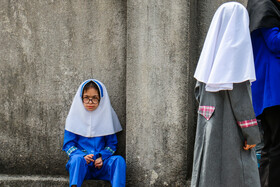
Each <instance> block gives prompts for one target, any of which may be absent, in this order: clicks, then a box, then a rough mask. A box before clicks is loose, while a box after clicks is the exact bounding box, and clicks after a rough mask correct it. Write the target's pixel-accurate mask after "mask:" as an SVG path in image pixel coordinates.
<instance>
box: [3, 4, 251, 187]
mask: <svg viewBox="0 0 280 187" xmlns="http://www.w3.org/2000/svg"><path fill="white" fill-rule="evenodd" d="M225 1H226V0H215V1H214V0H199V1H197V0H172V1H169V0H159V1H151V0H93V1H92V0H84V1H70V0H62V1H58V0H47V1H43V0H40V1H37V0H23V1H12V0H3V1H0V41H1V44H0V106H1V108H0V149H1V150H3V151H0V174H25V175H30V174H50V175H67V173H66V171H65V167H64V166H65V163H66V161H67V156H66V155H65V153H63V152H62V151H61V147H62V143H63V131H64V122H65V119H66V116H67V113H68V110H69V108H70V105H71V102H72V99H73V96H74V94H75V92H76V90H77V88H78V86H79V84H80V83H81V82H82V81H83V80H85V79H88V78H96V79H98V80H100V81H102V82H103V83H104V84H105V85H106V87H107V89H108V92H109V95H110V98H111V102H112V105H113V107H114V108H115V110H116V112H117V114H118V116H119V118H120V121H121V123H122V126H123V127H124V132H121V133H120V134H119V135H118V138H119V145H120V147H119V153H120V154H121V155H123V156H124V157H126V160H127V170H128V173H127V181H128V186H187V185H188V184H189V181H190V177H191V170H192V156H193V143H194V136H195V127H196V126H195V123H196V102H195V100H194V96H193V88H194V83H195V80H194V79H193V74H194V70H195V67H196V62H197V59H198V57H199V54H200V50H201V48H202V45H203V42H204V39H205V36H206V33H207V30H208V27H209V25H210V22H211V19H212V16H213V15H214V13H215V11H216V9H217V8H218V6H219V5H220V4H222V2H225ZM239 2H241V3H243V4H246V1H245V0H244V1H243V0H240V1H239Z"/></svg>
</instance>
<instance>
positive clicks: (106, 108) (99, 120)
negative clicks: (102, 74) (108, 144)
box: [65, 79, 122, 137]
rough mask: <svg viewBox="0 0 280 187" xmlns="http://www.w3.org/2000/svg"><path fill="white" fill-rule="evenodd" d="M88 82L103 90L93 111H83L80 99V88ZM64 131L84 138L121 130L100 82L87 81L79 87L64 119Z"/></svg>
mask: <svg viewBox="0 0 280 187" xmlns="http://www.w3.org/2000/svg"><path fill="white" fill-rule="evenodd" d="M89 81H93V82H98V83H99V84H100V85H101V87H102V90H103V97H101V93H100V98H101V100H100V103H99V106H98V107H97V109H96V110H94V111H88V110H86V109H85V107H84V105H83V101H82V97H81V93H82V90H83V88H82V87H84V85H85V83H87V82H89ZM99 90H101V89H99ZM100 92H101V91H100ZM65 129H66V130H67V131H70V132H72V133H75V134H78V135H81V136H84V137H98V136H106V135H110V134H115V133H117V132H119V131H121V130H122V127H121V125H120V122H119V119H118V117H117V114H116V113H115V111H114V109H113V108H112V106H111V103H110V99H109V96H108V93H107V90H106V88H105V86H104V85H103V84H102V83H101V82H99V81H97V80H94V79H89V80H87V81H85V82H83V83H82V84H81V85H80V86H79V89H78V91H77V93H76V95H75V97H74V100H73V102H72V105H71V108H70V111H69V113H68V116H67V119H66V125H65Z"/></svg>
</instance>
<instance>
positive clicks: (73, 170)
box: [63, 130, 126, 187]
mask: <svg viewBox="0 0 280 187" xmlns="http://www.w3.org/2000/svg"><path fill="white" fill-rule="evenodd" d="M116 148H117V136H116V135H115V134H113V135H108V136H102V137H93V138H87V137H83V136H80V135H77V134H74V133H72V132H69V131H67V130H65V132H64V143H63V150H64V151H65V152H66V153H67V155H68V156H69V161H68V163H67V164H66V169H67V170H68V171H69V175H70V176H69V177H70V179H69V183H70V186H72V185H77V186H78V187H79V186H81V185H82V183H83V181H84V179H100V180H108V181H110V182H111V184H112V186H113V187H119V186H125V177H126V176H125V175H126V174H125V173H126V164H125V161H124V159H123V158H122V157H121V156H112V155H113V154H114V152H115V151H116ZM88 154H93V155H94V157H93V159H94V160H96V159H97V158H99V157H102V160H103V166H102V168H101V169H97V168H95V167H94V164H93V162H91V163H89V164H87V163H86V160H85V159H84V156H86V155H88Z"/></svg>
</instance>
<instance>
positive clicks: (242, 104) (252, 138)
mask: <svg viewBox="0 0 280 187" xmlns="http://www.w3.org/2000/svg"><path fill="white" fill-rule="evenodd" d="M228 93H229V98H230V101H231V107H232V110H233V113H234V116H235V119H236V120H237V124H238V125H239V127H240V128H241V131H242V134H243V137H244V139H245V140H246V141H247V144H248V145H253V144H257V143H259V142H260V141H261V140H260V132H259V127H258V123H257V120H256V118H255V113H254V109H253V106H252V97H251V86H250V82H249V81H247V82H243V83H236V84H233V90H230V91H228Z"/></svg>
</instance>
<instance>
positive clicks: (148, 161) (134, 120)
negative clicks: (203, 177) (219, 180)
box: [126, 0, 196, 186]
mask: <svg viewBox="0 0 280 187" xmlns="http://www.w3.org/2000/svg"><path fill="white" fill-rule="evenodd" d="M193 6H194V7H193ZM192 8H194V9H195V8H196V3H195V1H185V0H174V1H148V0H145V1H141V0H128V1H127V34H128V38H127V40H128V41H127V87H126V88H127V93H126V94H127V95H126V97H127V110H126V111H127V118H126V119H127V121H126V124H127V135H126V141H127V145H126V148H127V149H126V156H127V165H128V173H127V174H128V184H129V185H130V186H186V185H187V176H188V171H190V170H191V165H189V164H188V163H189V160H190V158H191V157H192V156H190V155H192V147H193V136H188V132H189V130H190V131H192V130H191V129H189V128H192V127H193V126H194V125H193V124H194V120H193V119H194V98H193V87H192V86H190V85H192V82H193V79H192V76H193V66H192V65H190V64H191V63H193V62H190V52H191V51H192V49H191V46H190V44H191V42H190V38H191V37H194V36H191V35H192V34H195V33H193V32H191V28H192V27H193V26H195V25H193V24H195V23H193V20H191V19H193V17H192V18H190V17H191V9H192ZM192 16H193V15H192ZM189 156H190V157H189Z"/></svg>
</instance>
